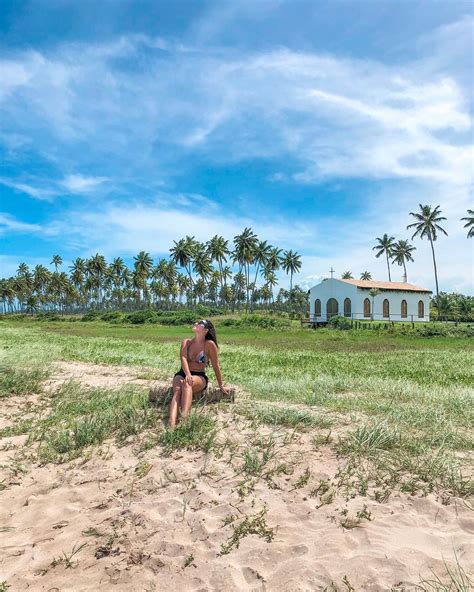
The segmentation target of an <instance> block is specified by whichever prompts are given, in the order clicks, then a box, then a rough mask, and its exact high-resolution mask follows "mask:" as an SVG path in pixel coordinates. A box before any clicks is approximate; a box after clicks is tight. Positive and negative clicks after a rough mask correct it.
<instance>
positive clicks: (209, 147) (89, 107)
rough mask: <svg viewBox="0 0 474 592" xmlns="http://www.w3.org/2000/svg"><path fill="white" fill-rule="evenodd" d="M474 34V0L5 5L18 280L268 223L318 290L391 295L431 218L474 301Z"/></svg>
mask: <svg viewBox="0 0 474 592" xmlns="http://www.w3.org/2000/svg"><path fill="white" fill-rule="evenodd" d="M473 25H474V14H473V4H472V3H471V2H468V1H464V0H462V1H459V0H450V1H449V2H448V1H447V0H445V1H443V2H440V1H436V0H431V1H426V0H419V1H415V0H395V1H391V0H350V1H348V0H330V1H329V0H328V1H322V0H288V1H285V0H259V1H256V0H249V1H247V0H233V1H227V0H218V1H200V2H198V1H191V0H187V1H184V0H172V1H171V0H151V1H148V0H93V1H92V0H81V2H74V1H73V0H28V1H25V0H1V10H0V277H8V276H10V275H13V274H14V273H15V271H16V269H17V267H18V264H19V263H20V262H26V263H28V264H29V265H31V266H34V265H36V264H38V263H41V264H43V265H46V266H48V267H50V268H51V269H53V267H52V266H51V265H50V262H51V257H52V255H53V254H60V255H61V256H62V257H63V259H64V268H65V269H67V268H68V266H69V265H70V263H71V261H72V259H74V258H75V257H78V256H79V257H89V256H91V255H94V254H95V253H97V252H99V253H102V254H103V255H105V257H106V258H107V259H108V260H111V259H112V258H113V257H116V256H121V257H123V258H124V259H125V261H126V262H127V263H128V264H133V256H134V255H136V254H137V253H138V252H139V251H141V250H145V251H147V252H149V253H150V254H151V255H152V256H153V258H154V259H158V258H159V257H168V256H169V249H170V248H171V247H172V246H173V241H175V240H176V241H177V240H179V239H180V238H183V237H185V236H186V235H190V236H194V237H195V238H196V239H198V240H200V241H207V240H209V239H210V238H211V237H212V236H214V235H215V234H219V235H222V236H224V237H225V238H226V239H228V240H229V244H230V245H232V240H233V237H234V236H235V235H236V234H238V233H240V232H242V230H243V229H244V228H245V227H247V226H248V227H251V228H252V229H253V231H254V232H255V233H256V234H257V235H258V237H259V238H260V239H261V240H267V241H268V242H269V243H270V244H272V245H274V246H277V247H279V248H281V249H283V250H289V249H293V250H294V251H297V252H298V253H299V254H300V256H301V261H302V267H301V272H300V273H298V274H297V275H295V276H294V280H293V281H294V284H295V283H296V284H299V285H300V286H301V287H303V288H306V289H307V288H310V287H311V286H312V285H314V284H316V283H319V281H320V280H321V279H322V278H323V277H327V276H329V269H330V268H331V267H332V268H333V269H335V276H336V277H338V276H340V275H341V274H342V273H343V272H344V271H351V272H352V273H353V275H354V277H356V278H357V277H359V275H360V273H361V272H362V271H365V270H368V271H370V272H371V273H372V277H373V278H374V279H380V280H387V279H388V278H387V268H386V263H385V261H384V260H383V258H380V259H377V258H376V257H375V255H374V251H373V249H372V247H373V246H374V245H375V243H376V237H381V236H382V235H383V234H384V233H388V234H389V235H392V236H394V237H395V238H396V239H411V236H412V234H413V232H412V231H410V230H407V228H406V227H407V225H408V224H410V223H411V222H413V221H414V220H413V218H412V217H411V216H410V215H409V213H410V212H413V211H415V212H416V211H418V209H419V204H431V205H432V206H436V205H439V206H440V208H441V210H442V212H443V215H445V216H446V218H447V220H446V222H444V228H445V229H446V231H447V232H448V236H447V237H446V236H444V235H441V236H440V237H439V239H438V240H437V241H436V243H435V250H436V256H437V264H438V273H439V283H440V290H444V291H459V292H463V293H465V294H473V292H474V288H473V283H474V282H473V275H474V272H473V269H474V256H473V244H474V241H473V240H472V239H470V240H468V239H467V238H466V234H467V232H466V229H464V228H463V224H464V222H461V221H460V218H462V217H463V216H466V215H467V209H468V208H470V209H472V208H473V207H474V206H473V197H472V186H473V164H472V163H473V134H472V120H473V100H472V99H473V97H472V88H473ZM413 243H414V244H415V246H416V251H415V252H414V259H415V261H414V263H409V264H408V269H407V271H408V281H409V282H410V283H415V284H418V285H421V286H423V287H427V288H429V289H432V290H434V275H433V265H432V258H431V250H430V246H429V243H428V242H427V241H426V240H419V239H418V238H415V239H414V240H413ZM391 267H392V279H393V280H395V281H401V279H402V268H401V267H399V266H397V265H392V266H391ZM279 277H280V279H281V286H283V287H288V286H289V278H288V277H287V276H286V275H285V274H284V273H281V275H280V276H279Z"/></svg>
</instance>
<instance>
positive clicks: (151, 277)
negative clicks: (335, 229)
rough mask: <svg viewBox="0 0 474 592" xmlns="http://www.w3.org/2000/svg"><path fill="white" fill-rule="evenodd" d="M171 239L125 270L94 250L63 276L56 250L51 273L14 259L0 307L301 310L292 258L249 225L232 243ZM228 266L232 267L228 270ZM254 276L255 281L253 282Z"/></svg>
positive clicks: (0, 289)
mask: <svg viewBox="0 0 474 592" xmlns="http://www.w3.org/2000/svg"><path fill="white" fill-rule="evenodd" d="M173 243H174V245H173V247H172V248H171V249H170V256H169V258H160V259H159V260H158V261H157V262H156V263H155V262H154V261H153V259H152V257H151V256H150V254H149V253H147V252H145V251H140V252H139V253H138V254H137V255H136V256H135V257H134V258H133V261H134V263H133V267H132V268H129V267H128V266H127V265H126V264H125V262H124V261H123V259H122V258H121V257H115V258H114V259H113V260H112V262H110V263H108V262H107V261H106V259H105V257H104V256H103V255H101V254H99V253H97V254H96V255H94V256H93V257H91V258H89V259H83V258H81V257H78V258H76V259H75V260H74V261H73V262H72V265H71V266H70V268H69V274H68V273H66V272H65V271H61V269H60V268H61V267H62V265H63V259H62V257H61V256H60V255H54V256H53V258H52V260H51V265H52V266H53V267H54V271H51V270H50V269H48V268H47V267H45V266H44V265H36V266H35V267H34V269H33V270H30V268H29V267H28V265H26V263H21V264H20V265H19V266H18V270H17V272H16V275H15V276H14V277H10V278H5V279H1V280H0V301H1V303H2V311H3V312H4V313H7V312H38V311H44V312H47V311H56V312H70V313H72V312H81V311H84V310H88V309H90V308H97V309H99V310H100V309H117V310H132V309H137V308H138V309H140V308H146V307H150V306H153V307H156V308H176V307H177V306H179V305H182V304H183V303H184V302H185V303H186V305H188V306H189V305H191V306H192V305H194V304H197V303H199V304H213V305H215V306H223V307H225V308H232V310H235V309H238V310H240V309H241V308H243V307H245V310H246V311H247V312H248V311H250V310H252V309H253V308H254V307H255V306H258V305H263V306H265V307H273V308H278V307H280V308H283V309H284V308H285V307H286V308H288V307H290V306H291V307H292V309H295V310H305V309H304V307H305V306H306V300H307V299H306V292H305V291H303V290H302V289H301V288H299V287H298V286H295V287H293V275H294V274H295V273H297V272H298V271H299V270H300V269H301V257H300V255H299V254H298V253H296V252H295V251H292V250H288V251H284V250H282V249H280V248H278V247H275V246H273V245H271V244H269V243H268V242H267V241H266V240H260V239H259V238H258V237H257V235H256V234H255V233H254V232H253V230H252V229H251V228H248V227H247V228H245V229H244V230H243V232H242V233H241V234H238V235H236V236H235V237H234V240H233V248H231V247H230V246H229V241H228V240H226V239H225V238H224V237H222V236H219V235H215V236H214V237H213V238H211V239H210V240H209V241H207V242H204V243H203V242H200V241H198V240H196V239H195V238H194V236H186V237H185V238H182V239H180V240H178V241H173ZM229 263H231V264H234V265H237V267H238V271H237V272H236V273H234V272H233V271H232V269H231V267H230V266H229ZM279 269H282V270H283V271H285V273H286V274H287V275H288V274H289V276H290V289H289V290H285V289H284V288H280V290H279V291H278V294H277V296H276V298H275V295H274V291H275V290H274V289H275V287H277V286H278V280H277V276H276V272H277V271H278V270H279ZM259 277H260V278H261V279H263V284H262V285H261V286H260V287H257V280H258V278H259Z"/></svg>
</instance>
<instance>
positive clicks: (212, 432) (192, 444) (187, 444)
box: [159, 411, 217, 454]
mask: <svg viewBox="0 0 474 592" xmlns="http://www.w3.org/2000/svg"><path fill="white" fill-rule="evenodd" d="M216 435H217V425H216V421H215V420H214V419H213V418H212V417H210V416H209V415H207V414H206V413H204V412H202V411H191V413H190V414H189V415H188V416H187V417H185V418H183V419H182V420H181V422H180V423H179V424H178V425H177V426H176V427H175V428H174V429H173V430H166V431H165V432H164V433H163V434H162V435H161V437H160V439H159V443H160V444H161V445H162V446H163V448H164V450H165V453H167V454H170V453H171V452H173V450H180V449H188V450H202V451H203V452H206V453H207V452H210V450H211V449H212V447H213V445H214V442H215V439H216Z"/></svg>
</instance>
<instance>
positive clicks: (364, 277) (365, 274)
mask: <svg viewBox="0 0 474 592" xmlns="http://www.w3.org/2000/svg"><path fill="white" fill-rule="evenodd" d="M360 279H361V280H371V279H372V274H371V273H370V271H363V272H362V273H361V274H360Z"/></svg>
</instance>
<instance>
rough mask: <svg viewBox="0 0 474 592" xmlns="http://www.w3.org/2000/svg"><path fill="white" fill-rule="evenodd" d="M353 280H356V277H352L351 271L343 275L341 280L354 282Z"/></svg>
mask: <svg viewBox="0 0 474 592" xmlns="http://www.w3.org/2000/svg"><path fill="white" fill-rule="evenodd" d="M352 279H354V276H353V275H352V273H351V272H350V271H345V272H344V273H343V274H342V275H341V280H352Z"/></svg>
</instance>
